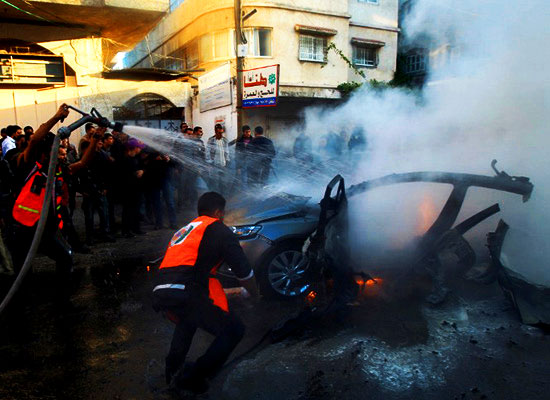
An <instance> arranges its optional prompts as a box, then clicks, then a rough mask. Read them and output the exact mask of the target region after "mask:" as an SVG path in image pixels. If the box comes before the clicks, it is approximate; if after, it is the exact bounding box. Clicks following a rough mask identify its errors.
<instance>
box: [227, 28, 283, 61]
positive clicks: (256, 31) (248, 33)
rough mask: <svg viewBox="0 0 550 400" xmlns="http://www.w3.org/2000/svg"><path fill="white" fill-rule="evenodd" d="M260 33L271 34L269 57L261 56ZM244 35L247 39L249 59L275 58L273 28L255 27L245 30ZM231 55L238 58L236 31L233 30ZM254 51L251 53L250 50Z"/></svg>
mask: <svg viewBox="0 0 550 400" xmlns="http://www.w3.org/2000/svg"><path fill="white" fill-rule="evenodd" d="M260 31H268V32H269V55H261V54H259V53H261V49H260V40H259V35H260ZM243 33H244V35H245V38H246V41H247V43H246V45H247V46H248V52H247V55H246V57H247V58H273V28H272V27H268V26H254V27H250V28H243ZM231 38H232V40H231V54H233V56H236V52H235V30H234V29H232V30H231ZM251 48H252V49H253V50H254V51H253V52H251V51H250V49H251Z"/></svg>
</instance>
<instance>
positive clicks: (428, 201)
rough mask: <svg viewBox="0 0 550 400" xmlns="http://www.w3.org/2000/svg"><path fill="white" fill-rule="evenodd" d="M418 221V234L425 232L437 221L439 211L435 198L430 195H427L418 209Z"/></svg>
mask: <svg viewBox="0 0 550 400" xmlns="http://www.w3.org/2000/svg"><path fill="white" fill-rule="evenodd" d="M418 212H419V215H418V223H417V226H416V233H417V234H418V235H422V234H424V233H425V232H426V231H427V230H428V229H429V228H430V226H431V225H432V224H433V222H434V221H435V218H436V217H437V211H436V208H435V204H434V201H433V198H432V197H431V196H429V195H425V196H424V198H423V199H422V203H420V208H419V209H418Z"/></svg>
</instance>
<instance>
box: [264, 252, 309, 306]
mask: <svg viewBox="0 0 550 400" xmlns="http://www.w3.org/2000/svg"><path fill="white" fill-rule="evenodd" d="M262 264H263V265H264V266H265V267H264V268H263V269H262V271H261V274H260V285H261V289H262V294H263V295H264V296H266V295H267V296H271V297H284V298H291V297H296V296H300V295H302V294H304V292H305V291H306V290H307V289H308V288H309V287H310V286H311V282H309V279H308V274H307V273H306V272H307V268H308V266H309V264H308V262H307V258H306V257H304V255H303V254H302V251H301V246H300V244H298V243H297V244H291V245H282V246H279V247H276V248H275V249H274V250H272V251H271V252H270V253H269V254H268V255H267V256H266V258H265V262H264V263H262Z"/></svg>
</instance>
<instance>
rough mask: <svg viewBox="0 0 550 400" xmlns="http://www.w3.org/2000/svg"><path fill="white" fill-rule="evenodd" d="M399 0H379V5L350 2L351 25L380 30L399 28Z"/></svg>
mask: <svg viewBox="0 0 550 400" xmlns="http://www.w3.org/2000/svg"><path fill="white" fill-rule="evenodd" d="M398 3H399V2H398V0H378V3H377V4H373V3H367V2H360V1H357V0H349V13H350V14H351V23H352V24H354V23H357V24H364V25H369V26H375V27H380V28H397V26H398V19H397V17H398V12H399V4H398Z"/></svg>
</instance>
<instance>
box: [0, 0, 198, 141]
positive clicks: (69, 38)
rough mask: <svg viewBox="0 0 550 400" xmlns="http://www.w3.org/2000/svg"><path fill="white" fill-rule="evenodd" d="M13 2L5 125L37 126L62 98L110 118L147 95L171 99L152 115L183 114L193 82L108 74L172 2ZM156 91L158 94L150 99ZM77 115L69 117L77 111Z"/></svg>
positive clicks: (3, 24)
mask: <svg viewBox="0 0 550 400" xmlns="http://www.w3.org/2000/svg"><path fill="white" fill-rule="evenodd" d="M19 3H21V4H19ZM10 4H11V5H12V6H10V5H8V4H7V3H6V4H3V6H2V7H3V9H2V11H3V15H2V17H1V18H0V104H1V105H2V106H1V107H0V125H1V126H6V125H9V124H18V125H20V126H25V125H30V126H33V127H34V128H35V129H36V127H37V126H38V125H39V124H40V123H42V122H44V121H45V120H46V119H48V118H49V117H51V115H52V114H53V113H54V112H55V110H57V108H58V107H59V105H60V104H62V103H68V104H72V105H74V106H76V107H78V108H80V109H82V110H84V111H89V110H90V109H91V108H92V107H96V108H97V109H98V110H99V111H100V112H101V113H102V114H103V115H105V116H108V117H109V118H112V117H113V109H115V110H117V108H120V107H122V106H123V105H124V104H127V103H136V99H143V101H145V102H146V101H147V100H148V102H149V104H151V103H152V102H153V103H154V102H155V101H156V103H157V104H160V100H162V103H164V104H169V105H171V106H172V107H171V108H172V110H171V111H170V112H168V110H167V107H166V106H164V108H163V107H161V106H159V107H157V110H156V111H154V112H150V114H155V113H156V114H158V115H151V116H153V117H158V119H159V120H160V119H161V118H165V119H168V118H171V119H178V120H179V119H181V118H184V110H185V108H186V106H187V105H188V104H187V101H188V99H189V98H190V93H191V89H190V85H189V84H187V83H184V82H157V81H153V80H151V81H145V82H138V81H130V80H125V79H106V76H105V72H106V71H109V70H110V69H111V68H112V66H113V58H114V56H115V55H116V54H117V53H118V52H119V51H123V50H128V49H130V48H132V47H133V46H134V45H135V44H136V43H138V42H139V41H140V40H142V39H143V37H144V36H145V35H146V33H147V32H148V31H149V30H150V29H152V28H153V27H154V26H155V25H156V24H157V23H158V22H159V21H160V20H161V18H162V17H163V16H164V15H165V14H166V11H167V10H168V7H169V2H168V0H147V1H145V0H142V1H140V0H138V1H122V0H102V1H99V0H90V1H86V2H74V1H70V0H66V1H65V0H55V1H53V0H52V1H44V0H42V1H25V2H15V3H13V4H12V3H11V2H10ZM155 96H156V97H157V99H156V100H152V99H151V98H152V97H153V98H154V97H155ZM158 97H161V99H160V100H159V99H158ZM74 114H75V113H73V115H71V116H70V117H69V118H70V120H73V119H76V118H77V117H78V116H77V115H74ZM136 119H142V116H141V115H139V116H137V117H136ZM68 122H70V121H68ZM159 124H160V122H159ZM73 136H75V135H73ZM76 136H77V135H76ZM77 139H78V137H75V138H74V140H77Z"/></svg>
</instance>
